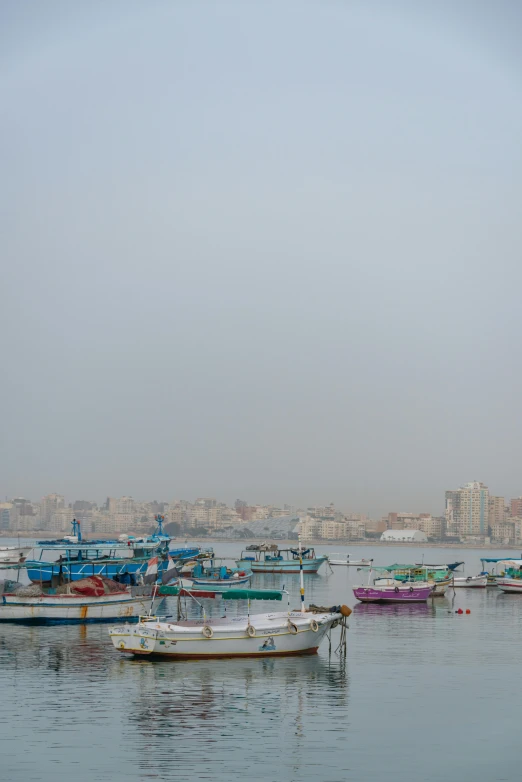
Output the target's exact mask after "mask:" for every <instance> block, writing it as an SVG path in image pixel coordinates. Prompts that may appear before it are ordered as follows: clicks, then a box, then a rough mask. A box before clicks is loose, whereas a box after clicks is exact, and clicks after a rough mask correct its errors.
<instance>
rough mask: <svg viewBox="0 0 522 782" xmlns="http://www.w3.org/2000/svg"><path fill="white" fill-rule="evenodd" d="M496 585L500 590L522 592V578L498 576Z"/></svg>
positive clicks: (513, 592) (512, 592)
mask: <svg viewBox="0 0 522 782" xmlns="http://www.w3.org/2000/svg"><path fill="white" fill-rule="evenodd" d="M497 586H498V588H499V589H501V590H502V592H508V593H511V594H515V593H516V594H522V578H510V577H509V576H505V577H500V576H499V577H498V578H497Z"/></svg>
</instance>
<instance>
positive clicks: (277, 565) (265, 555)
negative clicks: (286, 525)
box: [236, 544, 328, 574]
mask: <svg viewBox="0 0 522 782" xmlns="http://www.w3.org/2000/svg"><path fill="white" fill-rule="evenodd" d="M327 560H328V557H327V556H326V555H325V554H320V555H319V556H316V554H315V551H314V549H313V548H307V549H306V550H304V551H303V552H302V553H301V559H300V557H299V551H298V550H297V549H292V548H288V549H283V548H279V547H278V546H277V545H275V544H261V545H259V546H249V547H248V549H247V550H246V551H243V552H241V559H238V560H236V564H237V566H238V568H240V569H242V570H251V571H252V573H296V574H297V573H299V570H300V567H301V564H300V562H301V561H302V572H303V573H317V571H318V570H319V568H320V567H321V565H322V564H323V562H327Z"/></svg>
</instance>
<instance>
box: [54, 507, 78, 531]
mask: <svg viewBox="0 0 522 782" xmlns="http://www.w3.org/2000/svg"><path fill="white" fill-rule="evenodd" d="M73 519H74V511H73V509H72V508H57V509H56V510H55V511H54V513H53V514H52V515H51V518H50V521H49V524H48V526H47V529H49V530H50V531H51V532H60V533H64V534H65V535H70V534H72V520H73Z"/></svg>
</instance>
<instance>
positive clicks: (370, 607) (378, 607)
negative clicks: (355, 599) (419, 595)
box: [353, 602, 435, 620]
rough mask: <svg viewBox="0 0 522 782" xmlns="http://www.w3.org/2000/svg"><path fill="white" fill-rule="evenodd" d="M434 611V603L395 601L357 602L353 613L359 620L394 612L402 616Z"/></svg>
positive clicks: (389, 614)
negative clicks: (386, 603)
mask: <svg viewBox="0 0 522 782" xmlns="http://www.w3.org/2000/svg"><path fill="white" fill-rule="evenodd" d="M434 612H435V609H434V607H433V605H430V604H429V603H427V602H423V603H394V604H393V605H385V604H383V603H357V604H356V605H355V606H354V609H353V613H354V615H357V618H358V620H359V619H364V618H366V617H374V616H391V615H393V614H399V615H400V616H432V615H433V614H434Z"/></svg>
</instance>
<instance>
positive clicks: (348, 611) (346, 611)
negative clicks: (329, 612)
mask: <svg viewBox="0 0 522 782" xmlns="http://www.w3.org/2000/svg"><path fill="white" fill-rule="evenodd" d="M351 613H352V609H351V608H348V606H344V605H343V606H341V614H342V615H343V616H350V614H351Z"/></svg>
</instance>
